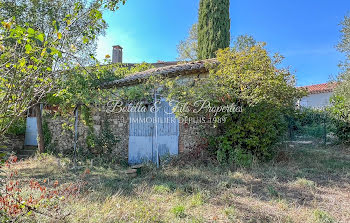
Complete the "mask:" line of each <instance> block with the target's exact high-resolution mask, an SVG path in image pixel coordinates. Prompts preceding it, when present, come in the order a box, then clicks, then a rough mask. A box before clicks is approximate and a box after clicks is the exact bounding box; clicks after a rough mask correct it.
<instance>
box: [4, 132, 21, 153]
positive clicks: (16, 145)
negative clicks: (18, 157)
mask: <svg viewBox="0 0 350 223" xmlns="http://www.w3.org/2000/svg"><path fill="white" fill-rule="evenodd" d="M23 147H24V135H6V136H5V138H4V139H2V141H1V142H0V150H1V151H3V152H5V151H6V152H12V151H14V152H16V151H18V150H21V149H23Z"/></svg>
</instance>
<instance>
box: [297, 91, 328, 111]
mask: <svg viewBox="0 0 350 223" xmlns="http://www.w3.org/2000/svg"><path fill="white" fill-rule="evenodd" d="M331 96H332V92H326V93H319V94H310V95H308V96H306V97H303V98H302V99H301V100H300V106H301V107H307V108H324V107H326V106H328V105H330V102H329V99H330V97H331Z"/></svg>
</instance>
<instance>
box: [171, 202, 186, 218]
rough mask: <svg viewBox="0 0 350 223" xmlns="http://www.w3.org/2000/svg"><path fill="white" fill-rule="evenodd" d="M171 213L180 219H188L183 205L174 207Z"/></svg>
mask: <svg viewBox="0 0 350 223" xmlns="http://www.w3.org/2000/svg"><path fill="white" fill-rule="evenodd" d="M171 213H173V214H174V215H175V216H176V217H178V218H184V217H186V214H185V206H183V205H181V204H179V205H176V206H175V207H173V208H172V209H171Z"/></svg>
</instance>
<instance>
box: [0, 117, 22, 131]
mask: <svg viewBox="0 0 350 223" xmlns="http://www.w3.org/2000/svg"><path fill="white" fill-rule="evenodd" d="M9 121H10V120H7V119H3V120H1V121H0V122H3V123H6V122H9ZM25 132H26V119H25V118H24V117H21V118H19V119H16V120H15V121H14V122H13V123H12V124H11V126H10V127H9V128H8V129H7V131H6V133H7V134H10V135H24V134H25Z"/></svg>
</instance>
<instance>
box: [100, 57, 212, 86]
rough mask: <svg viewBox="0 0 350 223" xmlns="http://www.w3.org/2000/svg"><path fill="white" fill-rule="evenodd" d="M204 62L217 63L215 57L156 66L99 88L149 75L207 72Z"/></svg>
mask: <svg viewBox="0 0 350 223" xmlns="http://www.w3.org/2000/svg"><path fill="white" fill-rule="evenodd" d="M206 64H218V62H217V60H216V59H207V60H200V61H195V62H189V63H183V64H175V65H170V66H164V67H158V68H153V69H149V70H146V71H142V72H137V73H134V74H133V75H131V76H128V77H126V78H123V79H119V80H114V81H110V82H107V83H103V84H102V85H101V88H113V87H124V86H131V85H136V84H139V83H140V82H143V81H145V80H147V79H148V78H149V77H151V76H160V77H177V76H181V75H187V74H200V73H205V72H208V68H207V67H206Z"/></svg>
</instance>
